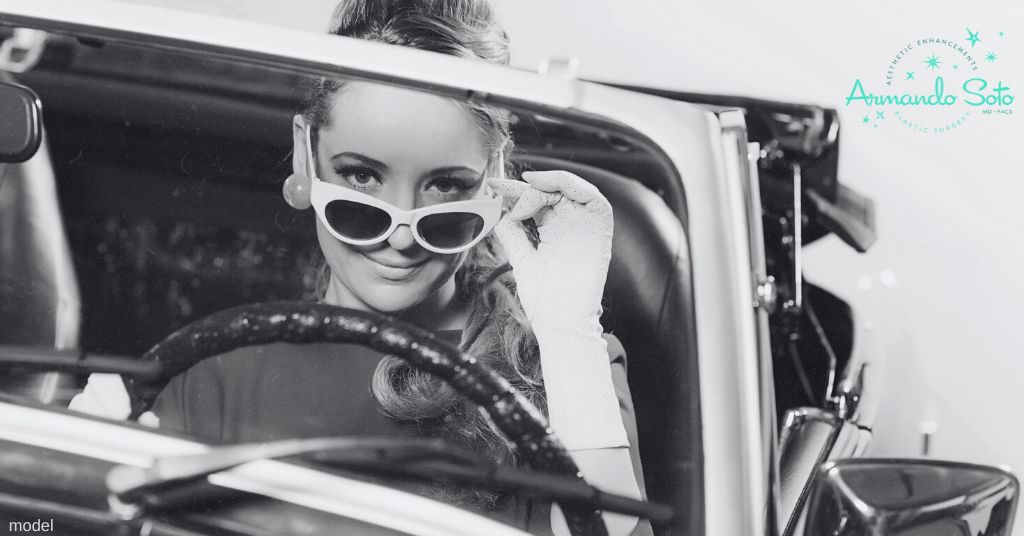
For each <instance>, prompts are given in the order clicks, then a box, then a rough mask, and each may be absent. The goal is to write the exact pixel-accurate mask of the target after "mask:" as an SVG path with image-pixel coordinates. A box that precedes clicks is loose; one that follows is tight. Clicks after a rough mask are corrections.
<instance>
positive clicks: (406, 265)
mask: <svg viewBox="0 0 1024 536" xmlns="http://www.w3.org/2000/svg"><path fill="white" fill-rule="evenodd" d="M363 259H365V260H366V264H367V265H368V266H369V267H370V270H372V271H373V273H375V274H377V276H379V277H381V278H383V279H387V280H388V281H404V280H406V279H409V278H411V277H412V276H413V275H414V274H415V273H416V271H417V270H418V269H419V268H420V267H421V266H423V265H424V264H426V262H427V261H428V260H429V259H423V260H422V261H419V262H393V261H385V260H377V259H374V258H372V257H370V256H369V255H366V254H363Z"/></svg>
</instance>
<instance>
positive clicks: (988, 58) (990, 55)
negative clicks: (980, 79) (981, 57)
mask: <svg viewBox="0 0 1024 536" xmlns="http://www.w3.org/2000/svg"><path fill="white" fill-rule="evenodd" d="M996 59H997V58H996V53H995V52H989V53H988V54H987V55H985V60H986V61H996Z"/></svg>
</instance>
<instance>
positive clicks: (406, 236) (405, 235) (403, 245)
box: [388, 225, 416, 251]
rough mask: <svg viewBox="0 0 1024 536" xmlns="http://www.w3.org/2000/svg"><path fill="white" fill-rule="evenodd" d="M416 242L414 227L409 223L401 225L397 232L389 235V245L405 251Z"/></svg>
mask: <svg viewBox="0 0 1024 536" xmlns="http://www.w3.org/2000/svg"><path fill="white" fill-rule="evenodd" d="M415 244H416V239H415V238H413V236H412V229H410V228H409V226H408V225H399V226H398V228H397V229H395V232H393V233H391V236H389V237H388V245H390V246H391V247H392V248H395V249H397V250H398V251H405V250H407V249H409V248H411V247H413V246H414V245H415Z"/></svg>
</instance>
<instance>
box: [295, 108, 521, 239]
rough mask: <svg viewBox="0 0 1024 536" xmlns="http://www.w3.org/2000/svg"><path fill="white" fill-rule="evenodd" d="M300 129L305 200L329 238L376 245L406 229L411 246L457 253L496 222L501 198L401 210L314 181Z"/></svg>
mask: <svg viewBox="0 0 1024 536" xmlns="http://www.w3.org/2000/svg"><path fill="white" fill-rule="evenodd" d="M312 147H313V143H312V136H311V134H310V129H309V125H306V172H307V173H308V174H309V177H310V179H311V181H312V187H311V189H310V199H311V200H312V202H313V210H314V211H316V214H317V216H318V217H319V218H320V221H321V222H323V224H324V226H325V227H327V230H328V231H330V232H331V234H332V235H334V237H335V238H337V239H338V240H341V241H342V242H345V243H346V244H352V245H356V246H369V245H373V244H379V243H381V242H383V241H385V240H387V239H388V238H390V237H391V235H392V234H393V233H394V232H395V230H396V229H398V226H399V225H408V226H409V229H411V230H412V236H413V238H415V239H416V242H417V243H418V244H419V245H421V246H423V247H424V248H425V249H427V250H428V251H433V252H434V253H459V252H461V251H466V250H467V249H469V248H471V247H473V246H475V245H476V244H477V243H478V242H480V241H481V240H483V238H484V237H485V236H487V234H488V233H490V232H491V230H492V229H494V226H495V225H497V223H498V219H500V218H501V203H502V199H501V197H492V198H486V199H471V200H467V201H453V202H450V203H440V204H437V205H431V206H429V207H422V208H417V209H413V210H403V209H400V208H398V207H396V206H394V205H392V204H390V203H387V202H385V201H381V200H380V199H377V198H375V197H373V196H371V195H367V194H364V193H362V192H359V191H356V190H353V189H352V188H348V187H345V186H341V185H338V184H332V183H329V182H325V181H323V180H321V179H320V177H318V176H317V174H316V166H315V165H314V161H313V149H312Z"/></svg>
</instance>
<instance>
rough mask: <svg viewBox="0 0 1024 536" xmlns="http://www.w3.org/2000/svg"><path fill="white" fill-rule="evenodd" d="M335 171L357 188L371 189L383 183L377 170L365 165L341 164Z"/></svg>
mask: <svg viewBox="0 0 1024 536" xmlns="http://www.w3.org/2000/svg"><path fill="white" fill-rule="evenodd" d="M334 172H335V173H337V174H338V176H339V177H341V178H343V179H345V181H347V182H348V184H349V186H351V187H352V188H354V189H356V190H369V189H372V188H376V187H378V186H380V184H381V182H380V176H379V174H378V173H377V171H376V170H374V169H371V168H368V167H365V166H341V167H338V168H335V170H334Z"/></svg>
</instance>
